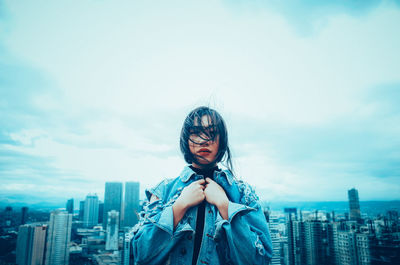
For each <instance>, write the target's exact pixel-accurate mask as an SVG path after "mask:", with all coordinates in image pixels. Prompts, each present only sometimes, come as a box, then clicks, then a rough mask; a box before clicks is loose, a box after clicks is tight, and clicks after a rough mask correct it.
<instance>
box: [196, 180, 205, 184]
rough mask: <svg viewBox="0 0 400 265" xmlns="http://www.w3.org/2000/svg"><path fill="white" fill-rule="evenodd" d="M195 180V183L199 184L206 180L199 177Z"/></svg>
mask: <svg viewBox="0 0 400 265" xmlns="http://www.w3.org/2000/svg"><path fill="white" fill-rule="evenodd" d="M195 182H197V183H199V184H204V183H205V182H206V181H205V180H204V179H199V180H197V181H195Z"/></svg>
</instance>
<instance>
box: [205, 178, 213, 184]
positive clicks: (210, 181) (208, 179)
mask: <svg viewBox="0 0 400 265" xmlns="http://www.w3.org/2000/svg"><path fill="white" fill-rule="evenodd" d="M206 181H207V183H213V182H214V180H212V179H210V178H206Z"/></svg>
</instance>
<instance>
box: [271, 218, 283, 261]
mask: <svg viewBox="0 0 400 265" xmlns="http://www.w3.org/2000/svg"><path fill="white" fill-rule="evenodd" d="M269 232H270V234H271V241H272V249H273V252H272V253H273V256H272V259H271V261H270V264H271V265H278V264H279V265H280V264H281V253H280V249H281V236H280V233H279V219H278V216H275V215H269Z"/></svg>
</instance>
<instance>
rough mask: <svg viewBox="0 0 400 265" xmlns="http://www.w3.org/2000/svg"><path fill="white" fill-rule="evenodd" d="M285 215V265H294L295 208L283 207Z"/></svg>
mask: <svg viewBox="0 0 400 265" xmlns="http://www.w3.org/2000/svg"><path fill="white" fill-rule="evenodd" d="M284 213H285V216H286V228H287V229H286V234H285V236H286V237H287V252H288V253H287V265H296V262H295V260H296V259H295V255H296V253H297V251H296V243H297V242H296V229H295V221H297V208H285V209H284Z"/></svg>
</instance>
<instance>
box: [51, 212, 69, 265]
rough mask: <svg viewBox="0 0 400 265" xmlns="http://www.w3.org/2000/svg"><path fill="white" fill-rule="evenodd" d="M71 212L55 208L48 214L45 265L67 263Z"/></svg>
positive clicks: (62, 264)
mask: <svg viewBox="0 0 400 265" xmlns="http://www.w3.org/2000/svg"><path fill="white" fill-rule="evenodd" d="M71 227H72V214H69V213H67V212H65V211H60V210H56V211H53V212H51V214H50V222H49V228H48V234H47V244H46V259H45V264H46V265H67V264H68V262H69V247H70V239H71Z"/></svg>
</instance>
